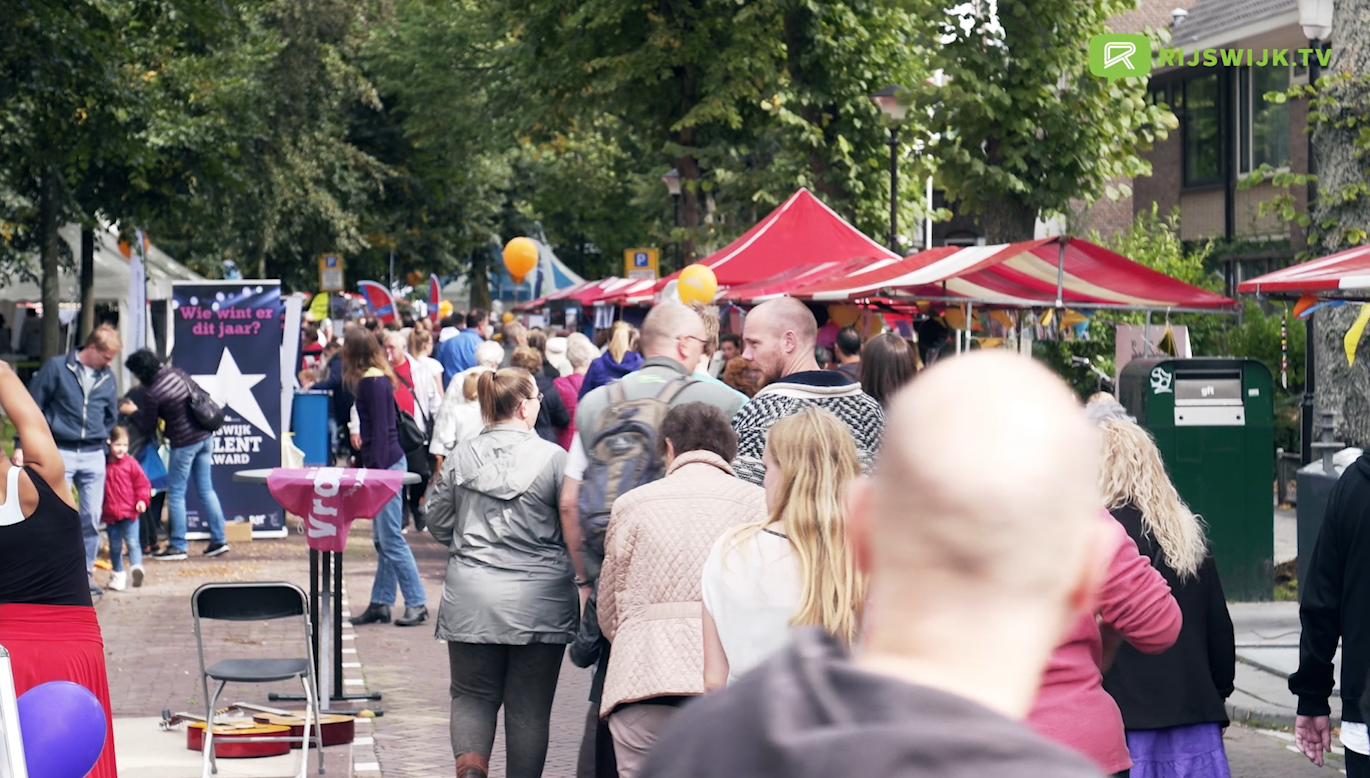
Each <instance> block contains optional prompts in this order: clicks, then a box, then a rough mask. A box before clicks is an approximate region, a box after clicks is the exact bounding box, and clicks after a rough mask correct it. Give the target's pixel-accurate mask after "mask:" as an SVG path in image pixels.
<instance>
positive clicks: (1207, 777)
mask: <svg viewBox="0 0 1370 778" xmlns="http://www.w3.org/2000/svg"><path fill="white" fill-rule="evenodd" d="M1127 749H1128V751H1129V752H1131V754H1132V773H1131V778H1231V777H1232V773H1231V771H1229V770H1228V767H1227V753H1226V752H1224V751H1223V731H1222V728H1221V727H1220V726H1218V725H1217V724H1216V723H1214V724H1190V725H1188V726H1184V727H1169V728H1167V729H1129V730H1128V731H1127Z"/></svg>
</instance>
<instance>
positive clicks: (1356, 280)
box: [1237, 246, 1370, 298]
mask: <svg viewBox="0 0 1370 778" xmlns="http://www.w3.org/2000/svg"><path fill="white" fill-rule="evenodd" d="M1237 291H1238V292H1240V293H1242V294H1281V295H1301V294H1323V295H1325V296H1329V297H1356V298H1359V297H1364V296H1366V295H1368V294H1370V246H1357V247H1355V248H1352V249H1347V250H1345V251H1339V252H1337V253H1336V254H1329V255H1328V256H1325V257H1323V258H1321V259H1314V260H1310V261H1308V262H1304V263H1302V264H1298V265H1293V266H1291V267H1286V268H1284V269H1283V270H1276V271H1275V272H1273V273H1266V274H1265V275H1263V276H1257V277H1256V278H1253V279H1251V280H1250V281H1243V282H1241V283H1240V284H1238V285H1237Z"/></svg>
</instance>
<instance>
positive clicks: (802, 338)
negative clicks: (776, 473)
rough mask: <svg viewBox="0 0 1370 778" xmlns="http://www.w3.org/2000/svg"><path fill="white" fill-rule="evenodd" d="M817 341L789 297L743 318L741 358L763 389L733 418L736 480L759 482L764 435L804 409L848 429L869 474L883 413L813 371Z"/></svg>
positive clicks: (846, 381)
mask: <svg viewBox="0 0 1370 778" xmlns="http://www.w3.org/2000/svg"><path fill="white" fill-rule="evenodd" d="M817 341H818V322H817V320H815V319H814V317H813V313H811V312H810V311H809V309H808V308H807V307H806V306H805V305H804V304H803V303H801V302H799V301H798V300H795V299H793V298H789V297H781V298H779V299H776V300H770V301H768V302H764V303H762V304H761V305H758V306H757V307H756V308H754V309H753V310H752V312H751V313H749V314H747V321H746V325H745V327H744V332H743V334H742V348H743V352H742V356H743V357H744V358H745V359H747V360H748V361H750V362H751V363H752V364H754V365H756V367H757V369H758V370H760V371H761V375H762V376H763V378H764V380H765V382H766V387H765V388H764V389H762V390H761V391H760V392H758V393H757V395H756V397H754V398H752V401H751V402H749V403H747V405H746V407H744V408H743V409H742V410H740V411H738V413H737V415H736V416H734V417H733V429H734V430H736V431H737V437H738V444H737V458H736V459H734V460H733V470H734V471H735V472H736V473H737V476H738V477H739V478H741V479H743V480H746V481H751V482H752V483H754V484H758V485H760V484H761V483H762V482H763V481H764V480H765V478H766V465H765V464H764V463H763V461H762V457H763V454H764V453H765V449H766V432H767V431H768V430H770V428H771V425H772V424H775V423H776V422H777V421H780V420H781V419H783V418H785V417H786V416H790V415H793V414H795V413H798V412H799V411H801V410H803V409H805V408H808V407H810V406H817V407H819V408H823V409H824V410H828V411H831V412H832V413H833V414H834V415H835V416H837V418H838V419H840V420H841V421H842V423H843V424H845V425H846V426H847V429H849V430H851V435H852V438H853V439H854V440H855V441H856V453H857V454H859V455H860V457H861V466H862V468H863V469H864V470H865V471H866V473H867V474H869V473H870V472H871V467H872V466H873V465H874V464H875V457H876V455H877V454H879V452H880V441H881V438H882V437H883V436H884V433H885V413H884V411H882V410H881V409H880V403H878V402H876V401H875V399H874V398H872V397H871V396H870V395H868V394H866V393H865V392H863V391H861V384H859V383H857V382H856V381H853V380H852V379H851V378H850V377H848V376H847V375H845V374H843V373H840V372H838V371H836V370H822V369H820V368H819V367H818V362H817V360H815V359H814V354H813V351H814V346H815V345H816V344H817Z"/></svg>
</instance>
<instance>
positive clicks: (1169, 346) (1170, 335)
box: [1156, 322, 1180, 357]
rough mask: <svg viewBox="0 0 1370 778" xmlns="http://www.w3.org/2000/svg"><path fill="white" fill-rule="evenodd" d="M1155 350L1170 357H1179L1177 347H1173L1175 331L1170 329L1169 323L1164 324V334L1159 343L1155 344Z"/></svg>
mask: <svg viewBox="0 0 1370 778" xmlns="http://www.w3.org/2000/svg"><path fill="white" fill-rule="evenodd" d="M1156 350H1157V351H1160V352H1161V353H1163V354H1169V355H1170V356H1172V357H1174V356H1178V355H1179V353H1180V350H1179V347H1177V346H1176V345H1175V330H1172V329H1170V322H1166V325H1165V332H1164V333H1163V334H1162V335H1161V341H1160V342H1159V343H1157V344H1156Z"/></svg>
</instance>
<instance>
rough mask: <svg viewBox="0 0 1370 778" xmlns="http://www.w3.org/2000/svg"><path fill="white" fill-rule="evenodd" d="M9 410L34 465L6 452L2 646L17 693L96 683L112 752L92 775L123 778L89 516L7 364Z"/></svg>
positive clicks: (2, 394)
mask: <svg viewBox="0 0 1370 778" xmlns="http://www.w3.org/2000/svg"><path fill="white" fill-rule="evenodd" d="M0 408H3V410H4V413H5V415H6V416H8V417H9V418H10V420H11V421H12V422H14V428H15V431H16V432H17V433H18V436H19V441H20V445H22V447H23V450H24V460H25V466H24V467H22V468H21V467H18V466H16V465H15V464H14V463H13V462H11V461H10V459H9V458H8V457H6V456H4V455H3V454H0V489H3V491H0V645H3V646H4V647H5V648H6V649H7V650H8V651H9V653H10V660H11V662H12V664H13V668H12V669H13V672H14V686H15V692H16V693H18V694H23V693H24V692H26V691H28V690H29V689H32V688H33V687H35V686H38V685H39V684H44V683H47V682H49V681H72V682H74V683H77V684H80V685H81V686H84V687H86V688H87V689H89V690H90V691H91V693H93V694H94V695H95V696H96V698H97V699H99V700H100V703H101V705H102V706H103V707H104V709H105V721H106V722H107V727H106V732H105V749H104V751H103V752H102V753H101V755H100V760H99V761H98V762H97V763H96V765H95V768H94V769H93V770H91V772H90V775H91V776H95V778H116V775H117V769H116V767H115V763H114V729H113V721H114V719H113V718H112V717H111V716H110V707H109V680H108V676H107V675H106V673H105V649H104V640H103V638H102V637H101V635H100V624H99V622H98V621H96V619H95V609H94V608H93V607H91V600H90V587H89V583H88V581H87V579H86V551H85V541H84V540H83V538H82V534H81V517H80V514H78V513H77V511H76V508H75V506H74V505H72V501H71V487H70V486H68V485H67V482H66V467H65V466H64V465H63V464H62V457H61V455H60V454H59V453H58V451H57V444H56V443H54V442H53V440H52V432H51V431H50V430H49V429H48V423H47V420H46V419H44V418H43V412H42V411H40V410H39V409H38V405H37V404H36V403H34V401H33V398H32V397H30V396H29V393H28V391H27V390H26V389H25V388H24V384H23V382H21V381H20V380H19V377H18V376H16V375H15V374H14V370H13V369H11V368H10V366H9V364H8V363H6V362H0Z"/></svg>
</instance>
